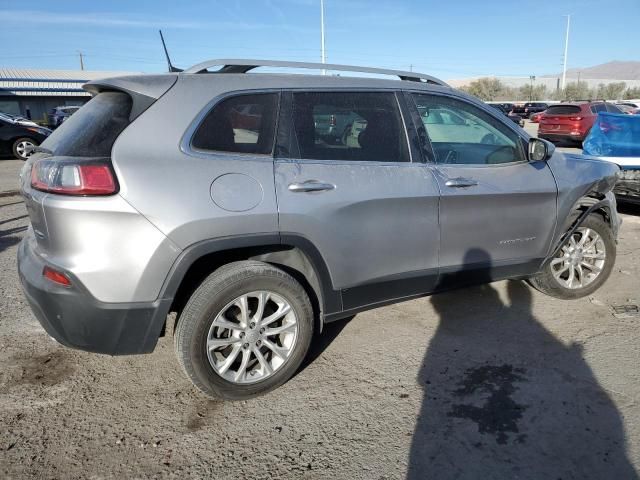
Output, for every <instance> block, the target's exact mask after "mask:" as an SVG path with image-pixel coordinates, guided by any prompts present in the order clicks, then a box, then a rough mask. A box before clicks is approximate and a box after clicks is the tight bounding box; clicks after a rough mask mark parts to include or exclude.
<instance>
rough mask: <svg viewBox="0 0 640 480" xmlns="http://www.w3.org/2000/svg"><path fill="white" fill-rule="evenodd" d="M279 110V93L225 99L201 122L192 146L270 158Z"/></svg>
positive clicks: (200, 148)
mask: <svg viewBox="0 0 640 480" xmlns="http://www.w3.org/2000/svg"><path fill="white" fill-rule="evenodd" d="M277 109H278V94H277V93H258V94H250V95H238V96H234V97H231V98H228V99H226V100H223V101H221V102H220V103H218V104H216V105H215V106H214V107H213V109H212V110H211V111H210V112H209V114H208V115H207V116H206V117H205V119H204V120H203V121H202V123H201V124H200V126H199V127H198V129H197V130H196V133H195V135H194V136H193V140H192V142H191V145H192V146H193V147H194V148H197V149H199V150H210V151H219V152H232V153H246V154H257V155H270V154H271V152H272V150H273V140H274V133H275V127H276V116H277Z"/></svg>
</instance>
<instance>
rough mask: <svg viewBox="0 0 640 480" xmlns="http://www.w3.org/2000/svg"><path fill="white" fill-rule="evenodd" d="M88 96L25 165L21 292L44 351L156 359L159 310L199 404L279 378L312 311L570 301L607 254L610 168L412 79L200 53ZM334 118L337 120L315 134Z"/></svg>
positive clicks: (334, 316) (322, 319) (333, 315)
mask: <svg viewBox="0 0 640 480" xmlns="http://www.w3.org/2000/svg"><path fill="white" fill-rule="evenodd" d="M265 65H266V66H268V67H271V68H272V69H275V68H276V67H295V68H314V69H320V68H327V69H330V70H349V71H360V72H365V73H367V74H372V73H374V74H379V76H381V75H394V76H396V77H399V78H400V80H398V79H381V78H374V77H372V76H371V75H369V76H367V77H366V78H357V77H346V76H322V75H318V76H315V75H300V74H274V73H248V72H249V71H250V70H252V69H254V68H255V67H258V66H265ZM214 67H219V68H215V69H214ZM84 88H85V89H86V90H88V91H89V92H91V93H92V94H93V99H92V100H91V101H90V102H89V103H87V104H86V105H85V106H83V107H82V108H81V109H80V110H79V111H78V113H76V114H75V115H73V116H72V117H70V118H69V119H68V120H67V121H66V122H65V123H64V124H63V125H62V126H61V127H60V128H59V129H58V130H56V131H55V132H54V133H53V134H52V135H51V136H50V137H49V138H48V139H47V140H46V141H45V142H44V143H43V145H42V146H41V147H39V149H38V153H36V154H35V155H33V156H32V157H30V159H29V161H28V162H27V163H26V165H25V167H24V170H23V172H22V192H23V195H24V197H25V201H26V205H27V208H28V211H29V216H30V218H31V228H30V229H29V232H28V235H27V236H26V238H25V239H24V240H23V242H22V244H21V245H20V249H19V254H18V264H19V271H20V278H21V281H22V284H23V286H24V291H25V294H26V296H27V298H28V300H29V302H30V304H31V307H32V309H33V311H34V313H35V315H36V317H37V318H38V319H39V321H40V322H41V324H42V326H43V327H44V329H45V330H46V331H47V332H48V333H49V334H50V335H51V336H52V337H54V338H55V339H56V340H58V341H59V342H60V343H62V344H64V345H66V346H69V347H74V348H79V349H82V350H87V351H91V352H98V353H106V354H111V355H119V354H137V353H149V352H151V351H153V350H154V347H155V346H156V343H157V341H158V337H160V336H162V335H163V334H164V332H165V328H166V320H167V316H168V314H169V313H170V312H177V317H176V318H177V320H176V325H175V328H174V332H175V333H174V339H175V349H176V353H177V356H178V359H179V361H180V363H181V364H182V366H183V367H184V371H185V372H186V374H187V375H188V376H189V378H190V379H191V380H192V381H193V383H194V384H195V385H196V386H197V387H198V388H199V389H200V390H202V391H203V392H204V393H206V394H207V395H211V396H218V397H223V398H226V399H245V398H249V397H252V396H255V395H258V394H261V393H265V392H267V391H269V390H271V389H273V388H276V387H277V386H279V385H281V384H282V383H283V382H285V381H286V380H287V379H289V378H290V377H291V376H292V375H293V374H294V373H295V372H296V370H297V369H298V368H299V366H300V364H301V362H302V360H303V358H304V357H305V354H306V353H307V350H308V348H309V345H310V343H311V342H312V340H313V337H314V334H319V333H321V332H322V328H323V325H324V324H325V323H327V322H332V321H335V320H340V319H344V318H347V317H350V316H353V315H355V314H356V313H358V312H361V311H364V310H368V309H372V308H375V307H378V306H381V305H385V304H389V303H393V302H399V301H402V300H407V299H411V298H416V297H419V296H423V295H427V294H431V293H434V292H438V291H442V290H445V289H450V288H455V287H459V286H463V285H470V284H474V283H479V282H490V281H494V280H499V279H505V278H517V279H527V280H528V281H529V282H530V283H531V284H532V285H533V286H534V287H536V288H538V289H539V290H541V291H543V292H546V293H548V294H549V295H552V296H555V297H560V298H567V299H571V298H578V297H582V296H584V295H588V294H589V293H591V292H593V291H594V290H596V289H597V288H598V287H599V286H600V285H602V283H603V282H604V281H605V280H606V279H607V277H608V276H609V274H610V272H611V269H612V266H613V264H614V261H615V255H616V235H617V230H618V223H619V220H618V217H617V215H616V204H615V199H614V196H613V195H612V193H611V189H612V187H613V185H614V183H615V180H616V175H617V171H618V168H617V167H616V166H615V165H613V164H610V163H605V162H600V161H597V160H588V159H585V158H583V157H581V156H578V155H570V154H563V153H561V152H559V151H554V147H553V145H552V144H550V143H548V142H546V141H543V140H539V139H535V138H530V137H529V136H528V135H527V134H526V133H525V132H524V131H523V130H521V129H519V128H518V127H517V125H515V124H514V123H513V122H511V121H510V120H509V119H507V118H506V117H505V116H504V115H502V114H501V113H500V112H498V111H496V110H495V109H493V108H491V107H489V106H487V105H485V104H484V103H482V102H480V101H478V100H477V99H475V98H473V97H470V96H468V95H465V94H464V93H462V92H460V91H457V90H455V89H452V88H450V87H449V86H447V85H446V84H445V83H443V82H442V81H440V80H438V79H435V78H433V77H430V76H428V75H422V74H418V73H415V72H399V71H390V70H379V69H370V68H359V67H348V66H341V65H318V64H303V63H285V62H264V61H256V60H213V61H210V62H205V63H203V64H199V65H196V66H194V67H192V68H190V69H188V70H186V71H184V72H182V73H174V74H166V75H151V76H131V77H120V78H112V79H107V80H101V81H94V82H90V83H88V84H87V85H85V87H84ZM331 112H335V115H336V116H344V117H345V118H349V119H351V122H350V123H351V124H352V128H349V129H348V130H346V132H347V133H345V134H342V133H341V135H340V136H338V137H336V138H331V139H330V140H327V138H326V135H325V132H324V131H323V130H322V129H323V128H324V126H323V122H322V121H318V120H319V117H321V119H325V120H326V118H327V116H329V118H330V116H331V115H333V113H331ZM356 125H357V128H356ZM389 321H397V320H394V319H389Z"/></svg>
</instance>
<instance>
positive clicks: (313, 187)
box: [289, 180, 336, 193]
mask: <svg viewBox="0 0 640 480" xmlns="http://www.w3.org/2000/svg"><path fill="white" fill-rule="evenodd" d="M335 188H336V186H335V185H333V184H331V183H324V182H318V181H316V180H308V181H306V182H302V183H290V184H289V191H290V192H294V193H298V192H303V193H304V192H324V191H326V190H334V189H335Z"/></svg>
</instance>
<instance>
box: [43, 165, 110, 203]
mask: <svg viewBox="0 0 640 480" xmlns="http://www.w3.org/2000/svg"><path fill="white" fill-rule="evenodd" d="M31 186H32V187H33V188H35V189H36V190H41V191H43V192H50V193H59V194H62V195H113V194H114V193H116V192H117V191H118V184H117V182H116V176H115V174H114V173H113V168H112V167H111V163H110V162H109V161H95V160H91V161H81V162H73V161H60V160H58V161H54V160H46V159H44V160H39V161H37V162H36V163H35V164H34V165H33V167H32V169H31Z"/></svg>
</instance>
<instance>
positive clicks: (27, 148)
mask: <svg viewBox="0 0 640 480" xmlns="http://www.w3.org/2000/svg"><path fill="white" fill-rule="evenodd" d="M37 146H38V142H36V141H35V140H34V139H32V138H27V137H22V138H18V139H17V140H16V141H15V142H13V147H12V149H13V156H14V157H16V158H17V159H18V160H26V159H27V158H29V156H30V155H31V151H32V150H31V149H32V148H34V147H37Z"/></svg>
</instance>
